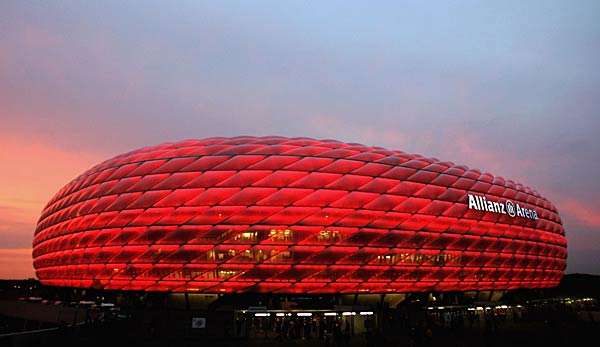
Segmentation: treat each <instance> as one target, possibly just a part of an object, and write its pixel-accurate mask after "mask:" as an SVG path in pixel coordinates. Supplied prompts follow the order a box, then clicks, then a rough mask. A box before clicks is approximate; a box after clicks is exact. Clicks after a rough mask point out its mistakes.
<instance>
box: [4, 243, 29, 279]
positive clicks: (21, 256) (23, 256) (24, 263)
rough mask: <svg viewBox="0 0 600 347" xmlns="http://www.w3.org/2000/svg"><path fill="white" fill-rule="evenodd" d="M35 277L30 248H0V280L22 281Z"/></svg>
mask: <svg viewBox="0 0 600 347" xmlns="http://www.w3.org/2000/svg"><path fill="white" fill-rule="evenodd" d="M31 277H35V273H34V271H33V265H32V258H31V248H11V249H2V248H0V278H3V279H23V278H31Z"/></svg>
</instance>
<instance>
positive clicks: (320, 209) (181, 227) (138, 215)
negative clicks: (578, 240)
mask: <svg viewBox="0 0 600 347" xmlns="http://www.w3.org/2000/svg"><path fill="white" fill-rule="evenodd" d="M469 194H475V195H478V196H481V197H485V198H486V199H487V201H491V202H501V201H504V200H507V199H510V200H511V201H512V202H514V203H515V204H517V205H519V206H520V207H523V208H526V209H528V211H529V210H531V211H536V213H537V215H538V216H539V218H537V219H532V218H524V217H520V216H516V217H511V216H510V215H508V214H502V213H495V212H489V211H486V210H477V209H473V208H470V206H469V198H468V195H469ZM477 201H478V203H479V201H480V200H479V199H478V200H477ZM481 201H483V200H482V199H481ZM33 248H34V249H33V257H34V267H35V269H36V273H37V276H38V277H39V278H40V280H41V281H42V283H44V284H47V285H57V286H73V287H94V288H103V289H118V290H145V291H193V292H206V293H220V292H227V293H230V292H243V291H256V292H280V293H359V292H361V293H362V292H372V293H383V292H417V291H464V290H487V289H514V288H524V287H526V288H543V287H551V286H555V285H557V284H558V282H559V281H560V279H561V277H562V275H563V271H564V269H565V265H566V256H567V253H566V239H565V236H564V229H563V227H562V222H561V220H560V217H559V216H558V212H557V211H556V208H555V207H554V206H553V205H552V204H551V203H550V202H549V201H548V200H546V199H544V198H543V197H541V196H540V195H539V194H538V193H537V192H535V191H533V190H531V189H530V188H527V187H525V186H523V185H521V184H518V183H515V182H513V181H510V180H505V179H503V178H501V177H497V176H493V175H491V174H488V173H481V172H479V171H477V170H473V169H468V168H467V167H465V166H460V165H455V164H453V163H450V162H440V161H438V160H436V159H430V158H425V157H422V156H419V155H412V154H406V153H403V152H401V151H391V150H386V149H383V148H379V147H367V146H363V145H358V144H348V143H341V142H337V141H332V140H314V139H308V138H283V137H236V138H208V139H203V140H188V141H182V142H178V143H167V144H162V145H158V146H153V147H146V148H142V149H138V150H135V151H132V152H129V153H125V154H122V155H119V156H117V157H115V158H112V159H109V160H107V161H105V162H103V163H101V164H99V165H97V166H95V167H94V168H92V169H90V170H88V171H87V172H85V173H83V174H82V175H81V176H79V177H77V178H76V179H75V180H73V181H72V182H70V183H69V184H67V185H66V186H65V187H63V188H62V189H61V190H60V191H59V192H58V193H57V194H56V195H55V196H54V197H53V198H52V199H51V200H50V202H49V203H48V204H47V206H46V207H45V209H44V210H43V212H42V215H41V217H40V219H39V222H38V226H37V229H36V232H35V237H34V241H33Z"/></svg>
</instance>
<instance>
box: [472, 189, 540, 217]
mask: <svg viewBox="0 0 600 347" xmlns="http://www.w3.org/2000/svg"><path fill="white" fill-rule="evenodd" d="M468 196H469V209H470V210H477V211H486V212H494V213H501V214H507V215H509V216H510V217H523V218H528V219H533V220H537V219H538V214H537V212H536V211H535V210H533V209H529V208H525V207H522V206H521V205H519V204H518V203H516V204H515V203H514V202H512V201H510V200H508V199H507V200H506V201H505V202H499V201H490V200H488V199H486V197H485V196H482V195H475V194H468Z"/></svg>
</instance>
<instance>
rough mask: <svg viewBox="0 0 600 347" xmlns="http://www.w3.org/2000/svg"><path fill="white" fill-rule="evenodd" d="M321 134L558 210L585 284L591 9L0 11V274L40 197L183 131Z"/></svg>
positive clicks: (21, 263)
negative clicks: (438, 166) (473, 176)
mask: <svg viewBox="0 0 600 347" xmlns="http://www.w3.org/2000/svg"><path fill="white" fill-rule="evenodd" d="M235 135H282V136H308V137H314V138H333V139H337V140H341V141H348V142H359V143H363V144H366V145H378V146H383V147H388V148H391V149H400V150H403V151H405V152H411V153H420V154H423V155H426V156H433V157H437V158H439V159H443V160H449V161H454V162H456V163H460V164H465V165H468V166H471V167H475V168H479V169H481V170H483V171H489V172H492V173H494V174H498V175H501V176H504V177H507V178H511V179H515V180H517V181H520V182H522V183H524V184H526V185H529V186H531V187H533V188H535V189H536V190H538V191H539V192H540V193H541V194H542V195H544V196H545V197H547V198H548V199H550V200H551V201H553V202H554V203H555V205H556V206H557V208H558V209H559V212H560V214H561V216H562V218H563V222H564V225H565V229H566V232H567V238H568V242H569V259H568V268H567V272H568V273H572V272H586V273H596V274H600V136H599V135H600V2H599V1H575V2H571V1H527V2H523V1H497V2H490V1H479V2H478V1H456V2H454V1H452V2H444V3H443V2H441V1H430V2H428V4H425V3H424V2H423V1H407V2H404V1H390V2H378V3H377V4H374V3H373V2H370V1H365V2H352V3H349V2H348V1H340V2H334V1H331V2H327V3H321V2H313V3H312V4H311V3H309V2H307V1H273V2H260V5H257V2H255V1H247V2H237V1H236V2H233V1H227V2H221V1H213V2H210V3H209V2H206V3H203V2H200V1H181V2H177V3H176V4H175V3H172V2H150V1H144V2H136V3H133V2H130V3H129V4H121V3H119V2H109V1H102V2H98V3H96V2H91V1H85V2H84V1H60V2H58V1H57V2H55V3H53V4H50V3H49V2H29V1H11V0H8V1H7V0H4V1H1V2H0V278H25V277H31V276H34V273H33V269H32V265H31V240H32V235H33V230H34V229H35V224H36V220H37V218H38V215H39V213H40V211H41V209H42V208H43V206H44V204H45V203H46V202H47V201H48V200H49V199H50V198H51V197H52V195H53V194H54V193H55V192H56V191H58V189H59V188H60V187H61V186H63V185H64V184H66V183H67V182H68V181H70V180H71V179H73V178H75V176H77V175H78V174H79V173H81V172H83V171H84V170H86V169H88V168H89V167H91V166H92V165H94V164H96V163H98V162H100V161H102V160H104V159H107V158H109V157H111V156H114V155H117V154H119V153H122V152H125V151H129V150H131V149H134V148H137V147H141V146H146V145H153V144H158V143H161V142H167V141H176V140H181V139H186V138H203V137H209V136H235Z"/></svg>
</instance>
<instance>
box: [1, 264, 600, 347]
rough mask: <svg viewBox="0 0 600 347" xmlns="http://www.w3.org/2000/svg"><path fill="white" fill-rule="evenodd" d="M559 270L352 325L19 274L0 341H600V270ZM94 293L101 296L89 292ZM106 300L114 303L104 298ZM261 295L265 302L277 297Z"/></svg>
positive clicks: (421, 301)
mask: <svg viewBox="0 0 600 347" xmlns="http://www.w3.org/2000/svg"><path fill="white" fill-rule="evenodd" d="M565 278H566V280H564V281H563V283H561V286H559V287H558V288H554V289H551V290H545V291H521V292H512V293H507V294H506V295H504V297H503V298H502V299H501V300H500V301H487V302H481V301H471V302H460V301H461V300H459V299H460V298H459V297H445V298H443V297H442V296H438V300H437V302H436V303H432V301H431V300H429V301H428V300H427V298H426V296H423V295H420V296H414V297H410V296H409V297H407V298H406V300H404V301H403V302H402V303H400V304H398V305H397V306H394V307H390V306H386V305H379V304H376V305H373V306H370V307H371V308H368V307H369V306H360V307H362V309H361V308H359V306H357V303H356V302H355V303H354V305H355V306H343V307H346V308H347V309H344V310H352V309H354V310H355V311H357V315H356V322H355V321H354V319H355V318H352V319H353V320H352V322H355V323H356V324H354V323H353V324H354V325H353V326H354V327H355V328H356V329H354V328H353V329H348V326H347V325H346V324H347V323H346V322H347V321H348V318H349V317H347V316H346V317H342V314H341V312H340V313H339V314H338V316H337V317H334V318H331V317H324V315H323V313H322V312H321V313H314V314H313V316H312V317H310V318H308V317H305V318H302V317H298V316H297V313H290V317H289V318H288V317H287V316H286V317H284V318H281V317H278V316H276V314H275V312H273V313H270V316H269V317H268V318H263V317H256V316H255V313H252V312H246V313H245V314H243V315H241V314H240V312H241V311H240V310H239V308H240V307H246V308H247V307H249V305H250V306H253V305H255V303H256V302H257V301H256V300H255V299H256V298H254V297H250V299H251V300H250V301H249V302H250V304H249V303H248V302H245V303H239V302H238V306H237V308H236V307H234V306H231V303H230V302H228V301H227V300H223V299H220V300H217V301H215V302H213V303H211V304H208V306H205V307H203V308H196V309H194V307H190V303H189V302H187V299H186V301H185V302H184V304H183V308H182V307H178V306H172V305H171V304H168V303H166V302H167V301H168V300H167V301H165V302H162V301H161V300H163V299H165V300H166V299H167V297H159V299H160V300H158V302H157V301H156V300H155V301H154V302H151V301H146V302H145V303H144V304H143V305H140V302H139V300H137V299H139V298H138V297H135V298H136V301H135V302H136V304H133V303H131V302H129V303H128V302H127V301H122V303H119V302H118V300H115V299H117V297H119V296H121V294H118V295H117V297H115V296H113V297H108V296H105V295H108V293H104V292H103V293H89V292H88V293H81V292H77V293H70V292H69V293H65V292H64V291H63V292H61V291H58V292H57V290H56V289H52V288H43V287H38V288H37V289H36V288H35V287H36V286H37V284H35V283H34V284H31V283H29V284H27V283H26V285H27V288H33V289H32V291H29V292H27V294H26V296H20V295H21V293H22V288H16V287H18V286H22V284H15V283H10V284H9V285H6V286H5V288H7V289H6V290H4V291H1V290H0V347H3V346H15V347H25V346H61V347H69V346H77V347H82V346H85V347H88V346H89V347H94V346H102V347H107V346H108V347H112V346H177V347H185V346H216V347H218V346H240V347H241V346H249V347H254V346H256V347H259V346H265V347H269V346H332V347H333V346H336V347H337V346H339V347H346V346H375V347H384V346H415V347H418V346H444V347H454V346H456V347H462V346H465V347H469V346H527V347H536V346H544V347H551V346H569V347H573V346H596V345H598V344H599V341H600V307H599V304H598V303H599V302H600V277H598V276H585V275H584V276H581V275H576V276H566V277H565ZM30 285H31V286H30ZM28 290H29V289H28ZM98 295H101V298H100V299H101V300H99V301H96V302H95V303H94V302H92V301H89V300H91V299H93V298H95V297H97V296H98ZM127 296H128V297H129V298H131V297H134V296H133V295H130V294H127ZM161 298H162V299H161ZM441 299H443V300H445V302H444V303H442V302H440V300H441ZM464 299H465V298H462V300H464ZM147 300H148V298H147ZM236 300H237V301H239V297H236ZM286 300H287V299H286ZM474 300H478V299H474ZM109 301H112V302H115V303H116V305H115V304H106V303H108V302H109ZM317 301H318V300H317ZM157 303H158V304H157ZM341 303H342V301H341V300H340V301H339V302H338V304H341ZM180 304H181V303H180ZM258 304H259V305H264V307H266V308H269V309H270V308H271V306H272V305H273V304H272V303H264V302H263V303H258ZM305 304H308V305H314V303H310V302H306V303H305ZM107 305H113V306H114V307H113V306H107ZM192 306H193V305H192ZM275 306H276V305H275ZM317 306H319V305H318V304H317ZM442 306H444V307H442ZM323 307H329V308H333V307H335V306H330V304H329V303H326V302H323V303H321V306H320V307H313V308H323ZM365 307H367V308H365ZM365 309H369V310H371V309H372V310H373V311H374V314H373V315H372V316H369V318H368V319H367V320H371V321H372V322H376V323H369V324H367V322H366V321H367V320H365V319H364V318H365V317H360V315H358V311H361V310H365ZM198 315H204V316H206V317H208V318H207V323H206V328H201V329H198V327H195V328H193V327H192V324H190V323H191V320H192V317H195V316H198ZM242 322H243V323H242ZM290 322H293V323H292V324H289V323H290ZM367 326H368V327H367Z"/></svg>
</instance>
